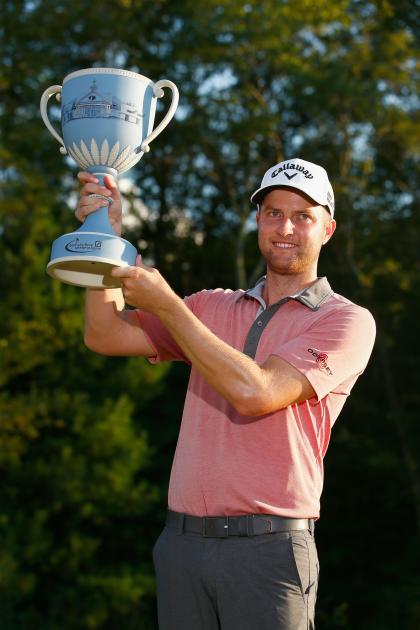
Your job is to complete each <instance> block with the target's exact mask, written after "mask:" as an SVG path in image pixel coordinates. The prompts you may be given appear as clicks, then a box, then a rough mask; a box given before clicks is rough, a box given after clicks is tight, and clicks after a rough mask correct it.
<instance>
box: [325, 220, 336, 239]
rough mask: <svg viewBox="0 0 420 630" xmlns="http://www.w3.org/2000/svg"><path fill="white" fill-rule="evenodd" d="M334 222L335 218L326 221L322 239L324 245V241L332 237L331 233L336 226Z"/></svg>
mask: <svg viewBox="0 0 420 630" xmlns="http://www.w3.org/2000/svg"><path fill="white" fill-rule="evenodd" d="M336 225H337V224H336V222H335V219H331V220H330V221H328V223H327V224H326V226H325V235H324V240H323V241H322V244H323V245H325V243H328V241H329V240H330V238H331V237H332V235H333V234H334V232H335V228H336Z"/></svg>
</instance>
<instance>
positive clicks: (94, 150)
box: [90, 138, 100, 164]
mask: <svg viewBox="0 0 420 630" xmlns="http://www.w3.org/2000/svg"><path fill="white" fill-rule="evenodd" d="M90 152H91V155H92V157H93V161H94V162H95V164H100V158H99V149H98V145H97V144H96V140H95V138H92V141H91V143H90Z"/></svg>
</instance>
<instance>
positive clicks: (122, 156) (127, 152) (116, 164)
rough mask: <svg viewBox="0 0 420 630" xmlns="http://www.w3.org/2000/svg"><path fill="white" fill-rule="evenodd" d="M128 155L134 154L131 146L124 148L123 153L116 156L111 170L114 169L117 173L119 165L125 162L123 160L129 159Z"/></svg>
mask: <svg viewBox="0 0 420 630" xmlns="http://www.w3.org/2000/svg"><path fill="white" fill-rule="evenodd" d="M130 153H134V152H133V149H132V148H131V146H130V145H128V146H127V147H125V149H124V151H122V152H121V153H120V155H119V156H118V159H117V160H116V161H115V162H114V164H113V165H112V168H115V169H116V170H117V171H118V170H119V168H120V165H121V164H123V163H124V162H125V160H126V159H127V158H128V157H129V155H130Z"/></svg>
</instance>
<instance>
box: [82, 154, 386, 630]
mask: <svg viewBox="0 0 420 630" xmlns="http://www.w3.org/2000/svg"><path fill="white" fill-rule="evenodd" d="M79 179H80V180H81V181H82V182H83V183H84V188H83V191H82V196H81V199H80V202H79V206H78V209H77V211H76V214H77V216H78V218H79V219H80V220H83V219H84V217H85V216H86V215H87V214H88V213H89V212H91V211H93V210H94V209H96V208H97V207H98V205H102V204H103V202H98V200H97V199H94V198H92V197H90V196H89V195H91V194H102V195H106V196H108V197H110V198H111V199H112V200H113V203H112V205H110V211H109V212H110V220H111V222H112V224H113V226H114V229H115V231H116V232H117V233H120V232H121V203H120V196H119V193H118V190H117V188H116V186H115V183H114V182H113V181H112V180H111V178H108V179H107V180H106V186H105V187H100V186H98V183H97V181H96V180H95V179H94V178H93V177H92V176H91V175H89V174H88V173H80V174H79ZM251 199H252V201H253V202H254V203H256V204H257V205H258V211H257V224H258V244H259V248H260V250H261V253H262V255H263V256H264V258H265V260H266V263H267V274H266V276H265V277H264V278H262V279H261V280H260V281H259V282H258V283H257V285H256V286H255V287H254V288H253V289H251V290H249V291H247V292H244V291H242V290H238V291H223V290H221V289H216V290H214V291H202V292H200V293H196V294H194V295H192V296H189V297H187V298H186V299H185V300H182V299H181V298H180V297H178V296H177V295H176V294H175V293H174V292H173V290H172V289H171V287H170V286H169V285H168V284H167V282H166V281H165V280H164V279H163V278H162V276H161V275H160V274H159V272H158V271H157V270H156V269H153V268H150V267H147V266H146V265H144V264H143V263H142V262H141V260H140V258H139V259H138V260H137V262H136V266H135V267H124V268H116V269H114V270H113V275H114V276H115V277H117V278H119V279H120V280H121V283H122V291H121V290H120V289H113V290H105V291H98V290H88V291H87V299H86V331H85V342H86V344H87V346H88V347H89V348H91V349H92V350H94V351H96V352H100V353H103V354H108V355H140V356H145V357H148V358H149V360H150V361H151V362H158V361H165V360H183V361H186V362H187V363H189V364H190V365H191V376H190V382H189V386H188V391H187V396H186V401H185V407H184V413H183V419H182V424H181V428H180V434H179V440H178V445H177V448H176V453H175V457H174V461H173V467H172V473H171V480H170V485H169V498H168V505H169V510H168V518H167V525H166V527H165V529H164V531H163V532H162V534H161V536H160V537H159V539H158V541H157V543H156V545H155V547H154V562H155V568H156V574H157V592H158V615H159V625H160V628H161V630H175V629H176V630H181V629H182V630H189V629H191V630H213V629H214V630H216V629H221V630H279V629H281V630H303V629H307V628H314V609H315V599H316V589H317V583H318V559H317V553H316V547H315V540H314V521H315V520H316V519H317V518H318V517H319V500H320V495H321V491H322V484H323V457H324V455H325V452H326V449H327V446H328V442H329V437H330V432H331V428H332V425H333V424H334V422H335V420H336V419H337V416H338V414H339V412H340V411H341V409H342V407H343V404H344V402H345V400H346V397H347V396H348V395H349V393H350V390H351V388H352V386H353V385H354V383H355V381H356V379H357V377H358V376H359V374H361V373H362V372H363V370H364V368H365V366H366V364H367V361H368V359H369V356H370V353H371V350H372V346H373V342H374V337H375V325H374V321H373V318H372V316H371V315H370V313H369V312H368V311H367V310H366V309H363V308H361V307H360V306H357V305H355V304H353V303H352V302H350V301H349V300H347V299H346V298H344V297H342V296H340V295H338V294H335V293H334V292H333V291H332V289H331V288H330V286H329V284H328V282H327V280H326V278H318V277H317V263H318V257H319V253H320V250H321V247H322V246H323V245H324V244H325V243H327V242H328V241H329V239H330V238H331V237H332V235H333V233H334V230H335V225H336V223H335V220H334V195H333V191H332V188H331V184H330V182H329V180H328V176H327V173H326V171H325V170H324V169H323V168H322V167H320V166H318V165H316V164H313V163H310V162H307V161H304V160H302V159H292V160H288V161H286V162H282V163H280V164H277V165H276V166H274V167H272V168H271V169H269V170H268V171H267V172H266V174H265V175H264V178H263V180H262V183H261V187H260V188H259V189H258V190H257V191H256V192H255V193H254V194H253V195H252V198H251ZM125 303H128V304H129V305H131V306H134V307H136V310H126V309H125Z"/></svg>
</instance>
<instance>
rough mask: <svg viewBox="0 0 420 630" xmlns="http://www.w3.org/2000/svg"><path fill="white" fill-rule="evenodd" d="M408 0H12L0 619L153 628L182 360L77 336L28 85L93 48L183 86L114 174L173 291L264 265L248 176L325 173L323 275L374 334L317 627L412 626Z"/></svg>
mask: <svg viewBox="0 0 420 630" xmlns="http://www.w3.org/2000/svg"><path fill="white" fill-rule="evenodd" d="M418 8H419V5H418V2H417V0H414V1H410V2H408V1H405V0H372V1H366V2H360V1H358V0H338V1H337V2H333V3H332V2H327V1H326V0H295V1H294V2H289V1H287V0H284V1H282V2H279V1H278V0H267V1H266V2H264V3H261V2H259V1H258V2H257V1H256V0H249V1H248V2H243V1H239V0H229V1H227V0H219V1H218V2H216V1H214V0H202V2H199V3H198V2H192V1H191V0H177V1H176V2H174V1H172V2H170V1H169V0H168V1H165V0H154V1H152V0H113V1H111V0H101V1H100V2H99V1H98V0H91V1H90V2H89V3H87V2H83V1H82V0H73V2H60V1H58V2H57V1H55V2H52V1H51V0H44V1H37V0H33V1H22V0H15V1H13V2H11V1H10V0H4V2H3V3H2V5H1V9H0V10H1V12H2V15H1V21H0V33H1V41H2V46H1V49H0V55H1V61H2V72H1V76H0V92H1V99H0V120H1V142H0V161H1V171H0V183H1V208H0V269H1V272H0V295H1V313H2V317H1V318H0V360H1V370H0V388H1V389H0V472H1V481H0V538H1V542H2V544H1V545H0V628H1V630H38V629H39V630H56V629H58V628H60V629H66V630H80V629H82V628H87V629H89V628H101V629H104V630H114V629H115V630H116V629H120V628H125V629H127V630H130V629H132V628H133V629H134V628H136V629H137V628H142V629H145V630H147V629H152V628H156V618H155V602H154V575H153V569H152V562H151V548H152V546H153V543H154V540H155V539H156V537H157V535H158V533H159V529H160V527H161V525H162V522H163V518H164V511H165V505H166V490H167V482H168V477H169V471H170V464H171V458H172V455H173V451H174V447H175V444H176V438H177V432H178V426H179V419H180V415H181V410H182V404H183V398H184V392H185V386H186V381H187V378H188V370H187V369H186V367H185V366H183V365H179V364H174V365H162V366H158V367H152V366H150V365H149V364H148V363H147V362H146V361H144V360H143V359H135V358H134V359H133V358H130V359H116V358H106V357H101V356H98V355H94V354H93V353H91V352H89V351H88V350H87V349H86V348H85V347H84V345H83V340H82V337H83V333H82V330H83V290H82V289H77V288H73V287H70V286H65V285H62V284H60V283H58V282H56V281H52V280H51V279H50V278H49V277H48V276H46V275H45V266H46V263H47V261H48V257H49V250H50V245H51V242H52V240H53V239H54V238H56V237H57V236H58V235H60V234H63V233H65V232H66V231H71V230H72V229H74V227H75V224H76V222H75V219H74V217H73V215H72V213H71V212H70V210H69V208H73V209H74V206H75V198H76V194H77V190H78V186H77V184H76V181H75V173H76V168H75V166H74V164H73V163H71V162H70V161H67V160H65V159H64V158H63V157H62V156H61V155H60V154H59V152H58V145H57V144H56V143H55V141H54V140H53V139H52V138H51V137H50V135H49V134H48V132H47V130H46V129H45V128H44V126H43V123H42V121H41V118H40V115H39V99H40V96H41V94H42V92H43V91H44V89H45V88H46V87H48V86H49V85H51V84H56V83H61V82H62V80H63V78H64V77H65V75H66V74H68V73H69V72H71V71H73V70H76V69H79V68H84V67H90V66H111V67H124V68H127V69H131V70H134V71H139V72H141V73H142V74H145V75H146V76H149V77H150V78H152V79H153V80H158V79H160V78H169V79H171V80H173V81H174V82H175V83H176V84H177V85H178V86H179V89H180V94H181V99H180V106H179V109H178V113H177V115H176V119H175V120H174V121H173V122H172V123H171V124H170V125H169V127H168V128H167V129H166V130H165V131H164V133H162V135H161V136H160V137H159V138H158V139H157V140H156V141H155V142H154V144H153V145H152V150H151V153H150V154H148V155H146V156H145V157H144V158H143V159H142V161H141V162H140V163H139V164H138V165H137V166H136V167H135V168H134V169H132V171H130V173H129V180H126V181H124V182H122V185H123V186H124V190H126V191H127V194H126V202H125V226H126V232H125V236H126V237H127V238H128V239H129V240H131V242H133V243H135V244H136V245H137V247H138V248H139V250H140V251H141V253H142V254H143V256H144V257H145V259H146V261H149V262H151V263H152V264H155V265H156V266H157V267H158V268H159V269H160V270H161V272H162V273H163V274H164V275H165V276H166V277H167V278H168V280H169V281H170V282H171V284H172V285H173V286H174V288H175V289H176V290H177V291H178V292H179V293H180V294H187V293H191V292H193V291H195V290H199V289H201V288H203V287H207V288H214V287H217V286H223V287H231V288H236V287H246V286H247V285H248V284H249V283H251V282H252V281H253V280H254V279H255V278H256V277H257V276H258V275H259V274H260V273H261V271H262V270H263V266H262V263H261V260H260V258H259V253H258V249H257V247H256V238H255V222H254V216H253V212H252V208H251V205H250V203H249V194H250V192H251V191H252V190H254V189H255V188H256V187H257V186H258V184H259V180H260V178H261V176H262V174H263V173H264V171H265V170H266V168H268V167H269V166H270V165H272V164H273V163H274V162H275V161H278V160H281V159H283V158H291V157H294V156H296V155H299V156H301V157H304V158H306V159H309V160H311V161H315V162H319V163H321V164H323V165H325V167H326V168H327V170H328V171H329V173H330V176H331V179H332V180H333V184H334V189H335V191H336V198H337V199H336V201H337V221H338V230H337V232H336V235H335V236H334V239H333V240H332V242H331V243H330V244H329V245H328V247H327V249H326V251H325V252H324V253H323V255H322V259H321V266H320V273H321V274H322V275H325V274H326V275H328V278H329V280H330V282H331V283H332V285H333V286H334V288H335V290H336V291H337V292H339V293H343V294H344V295H346V296H347V297H349V298H350V299H352V300H354V301H356V302H358V303H361V304H363V305H365V306H367V307H368V308H370V309H371V310H372V312H373V313H374V315H375V318H376V320H377V324H378V339H377V343H376V346H375V349H374V353H373V356H372V360H371V362H370V364H369V366H368V369H367V370H366V372H365V374H364V375H363V377H362V378H361V379H360V381H359V382H358V383H357V385H356V387H355V388H354V391H353V393H352V396H351V397H350V399H349V401H348V402H347V404H346V406H345V408H344V411H343V413H342V415H341V417H340V419H339V421H338V422H337V425H336V426H335V428H334V431H333V437H332V443H331V446H330V450H329V451H328V454H327V456H326V460H325V468H326V483H325V490H324V494H323V498H322V518H321V520H320V521H319V524H318V527H317V539H318V546H319V552H320V557H321V582H320V588H319V597H318V627H319V628H320V630H333V629H335V628H337V629H338V628H340V629H348V630H349V629H350V628H351V629H354V628H360V629H363V630H383V629H393V628H397V627H398V628H405V629H407V630H415V629H417V628H419V627H420V606H419V601H420V578H419V573H418V566H419V560H420V558H419V533H420V472H419V467H418V453H419V441H420V440H419V432H418V430H417V421H418V406H419V389H418V379H419V368H418V360H417V357H418V356H419V348H418V336H417V335H416V332H415V331H416V325H417V323H418V320H419V317H420V313H419V303H420V300H419V298H420V281H419V265H418V247H419V238H418V234H419V214H418V192H417V188H416V174H417V172H418V171H416V166H417V161H416V160H418V140H419V134H418V125H416V119H415V115H416V110H417V107H418V94H417V93H416V91H415V87H416V79H417V78H418V73H417V67H418V66H417V64H418V55H417V49H416V39H417V38H418V35H419V32H418V24H419V20H418V17H419V15H418V14H419V12H418ZM417 41H418V39H417ZM166 103H167V101H166ZM51 115H52V117H53V118H54V120H56V121H58V115H59V111H58V108H57V106H55V107H52V108H51ZM57 125H58V122H57Z"/></svg>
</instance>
